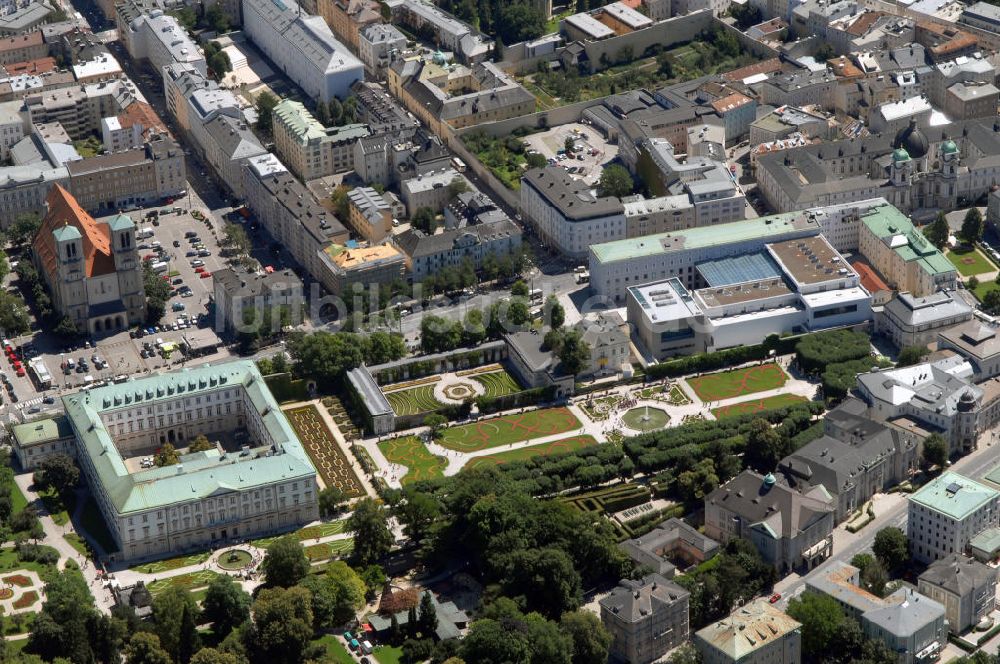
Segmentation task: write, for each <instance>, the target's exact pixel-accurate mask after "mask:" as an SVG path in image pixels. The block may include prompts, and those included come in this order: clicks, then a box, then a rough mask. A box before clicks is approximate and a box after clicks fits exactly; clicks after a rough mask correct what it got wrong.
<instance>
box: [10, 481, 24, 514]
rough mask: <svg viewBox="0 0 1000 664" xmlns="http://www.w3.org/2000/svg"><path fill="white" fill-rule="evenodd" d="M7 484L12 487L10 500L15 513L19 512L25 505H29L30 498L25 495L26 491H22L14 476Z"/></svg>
mask: <svg viewBox="0 0 1000 664" xmlns="http://www.w3.org/2000/svg"><path fill="white" fill-rule="evenodd" d="M7 486H9V487H10V502H11V508H12V509H13V513H14V514H17V513H18V512H20V511H21V510H23V509H24V508H25V507H27V506H28V499H27V498H26V497H25V495H24V492H23V491H21V487H19V486H18V485H17V482H15V481H14V479H13V478H11V479H10V481H9V482H7Z"/></svg>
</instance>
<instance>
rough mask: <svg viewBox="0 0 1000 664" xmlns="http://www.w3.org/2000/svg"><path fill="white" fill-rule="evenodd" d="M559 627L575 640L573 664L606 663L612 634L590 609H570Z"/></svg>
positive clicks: (561, 619) (560, 621)
mask: <svg viewBox="0 0 1000 664" xmlns="http://www.w3.org/2000/svg"><path fill="white" fill-rule="evenodd" d="M559 627H560V629H561V630H562V632H563V633H564V634H566V635H568V636H569V638H570V640H571V641H572V642H573V664H606V662H607V661H608V650H609V649H610V648H611V641H612V636H611V633H610V632H608V630H606V629H605V628H604V625H603V624H601V619H600V618H598V617H597V616H596V615H594V614H593V613H591V612H590V611H570V612H569V613H564V614H563V615H562V618H560V619H559Z"/></svg>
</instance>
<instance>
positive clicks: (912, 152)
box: [892, 119, 929, 159]
mask: <svg viewBox="0 0 1000 664" xmlns="http://www.w3.org/2000/svg"><path fill="white" fill-rule="evenodd" d="M928 145H929V144H928V142H927V137H926V136H924V133H923V132H922V131H920V129H918V128H917V122H916V120H912V119H911V120H910V124H909V125H908V126H907V127H906V128H904V129H901V130H900V131H899V133H898V134H896V138H894V139H893V141H892V147H894V148H903V149H905V150H906V152H907V154H909V156H910V157H911V158H912V159H920V158H921V157H923V156H924V155H925V154H927V148H928Z"/></svg>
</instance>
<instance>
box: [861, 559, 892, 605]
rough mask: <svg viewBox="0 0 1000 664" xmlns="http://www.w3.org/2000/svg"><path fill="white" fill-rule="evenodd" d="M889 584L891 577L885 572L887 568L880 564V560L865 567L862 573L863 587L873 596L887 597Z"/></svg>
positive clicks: (875, 560)
mask: <svg viewBox="0 0 1000 664" xmlns="http://www.w3.org/2000/svg"><path fill="white" fill-rule="evenodd" d="M888 582H889V575H888V574H887V573H886V571H885V567H883V566H882V563H880V562H879V560H878V558H874V559H873V560H872V562H871V563H870V564H868V565H865V568H864V569H863V570H862V571H861V585H862V586H863V587H864V588H865V589H867V590H868V592H870V593H871V594H873V595H877V596H878V597H882V596H884V595H885V586H886V584H887V583H888Z"/></svg>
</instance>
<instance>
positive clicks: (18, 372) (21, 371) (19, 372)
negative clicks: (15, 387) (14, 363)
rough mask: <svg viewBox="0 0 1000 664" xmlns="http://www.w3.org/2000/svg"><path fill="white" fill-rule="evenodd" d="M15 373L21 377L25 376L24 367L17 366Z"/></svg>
mask: <svg viewBox="0 0 1000 664" xmlns="http://www.w3.org/2000/svg"><path fill="white" fill-rule="evenodd" d="M14 373H16V374H17V375H18V376H20V377H21V378H24V367H17V368H16V369H14Z"/></svg>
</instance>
